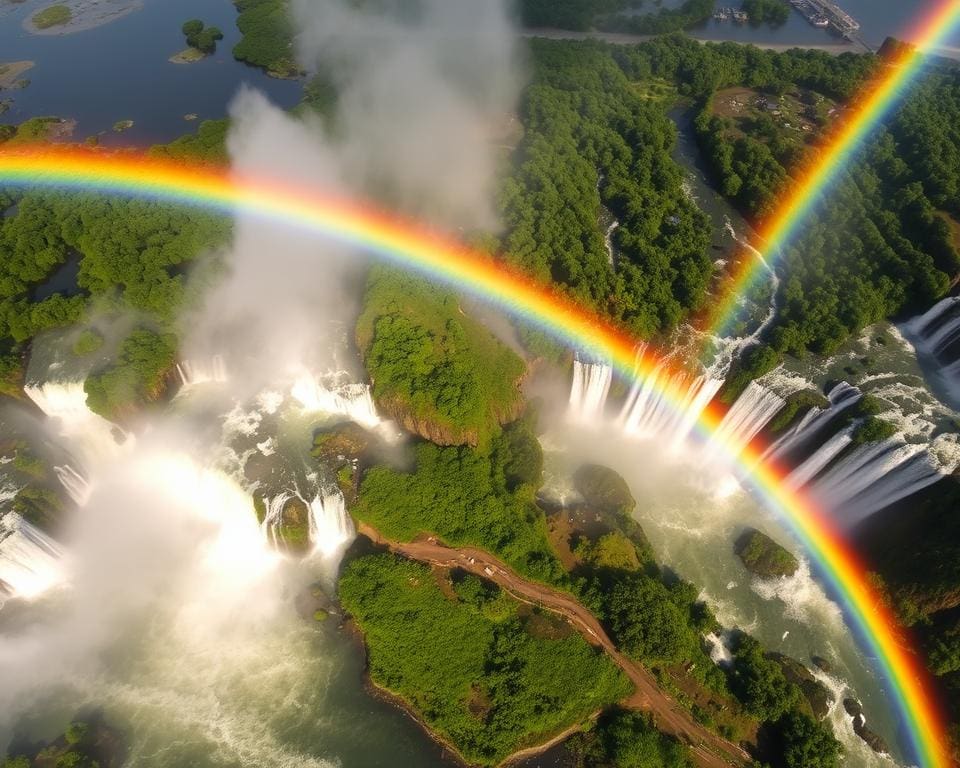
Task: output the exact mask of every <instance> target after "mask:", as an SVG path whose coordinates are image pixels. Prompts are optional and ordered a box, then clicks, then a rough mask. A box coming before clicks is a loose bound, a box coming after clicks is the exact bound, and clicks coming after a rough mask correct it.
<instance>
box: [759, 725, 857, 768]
mask: <svg viewBox="0 0 960 768" xmlns="http://www.w3.org/2000/svg"><path fill="white" fill-rule="evenodd" d="M773 729H774V732H775V738H776V743H777V746H776V748H775V749H774V750H773V753H774V755H775V757H774V758H773V761H774V766H775V768H836V766H837V764H838V761H839V757H840V751H841V750H840V743H839V742H838V741H837V740H836V739H835V738H834V737H833V734H832V733H830V731H828V730H827V729H826V728H824V726H823V725H821V724H820V723H818V722H817V721H816V720H814V719H813V718H811V717H809V716H808V715H805V714H803V713H802V712H795V711H792V712H787V713H786V714H785V715H784V716H783V717H782V718H780V720H779V721H778V722H777V723H775V725H774V727H773Z"/></svg>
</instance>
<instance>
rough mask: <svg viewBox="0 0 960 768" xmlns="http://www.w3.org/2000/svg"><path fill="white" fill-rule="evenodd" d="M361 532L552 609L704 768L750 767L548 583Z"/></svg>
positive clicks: (632, 703)
mask: <svg viewBox="0 0 960 768" xmlns="http://www.w3.org/2000/svg"><path fill="white" fill-rule="evenodd" d="M359 532H360V533H362V534H363V535H364V536H366V537H367V538H369V539H371V540H372V541H374V542H376V543H377V544H380V545H381V546H385V547H387V548H389V549H390V550H391V551H393V552H396V553H398V554H401V555H403V556H405V557H409V558H410V559H412V560H419V561H421V562H425V563H430V564H432V565H438V566H442V567H444V568H461V569H463V570H465V571H470V572H471V573H475V574H476V575H478V576H482V577H483V578H486V579H489V580H490V581H493V582H495V583H496V584H498V585H499V586H500V587H502V588H503V589H505V590H507V591H508V592H509V593H510V594H511V595H513V596H514V597H515V598H517V599H518V600H521V601H523V602H526V603H530V604H532V605H537V606H540V607H542V608H546V609H548V610H551V611H553V612H555V613H558V614H560V615H561V616H563V617H564V618H565V619H566V620H567V621H568V622H570V623H571V624H572V625H573V626H574V627H576V628H577V630H578V631H579V632H580V633H581V634H582V635H583V636H584V637H585V638H586V639H587V641H588V642H590V643H591V644H592V645H595V646H598V647H600V648H602V649H603V650H604V651H605V652H606V653H607V654H608V655H609V656H610V658H611V659H613V661H614V662H615V663H616V664H617V666H619V667H620V669H622V670H623V672H624V673H625V674H626V675H627V677H629V678H630V680H631V681H632V682H633V684H634V686H635V687H636V690H635V692H634V693H633V695H632V696H631V697H630V698H629V699H627V700H626V701H624V702H622V703H623V704H624V706H627V707H631V708H634V709H642V710H644V711H649V712H651V713H653V716H654V721H655V723H656V726H657V728H659V729H660V730H661V731H664V732H665V733H669V734H671V735H673V736H676V737H677V738H678V739H680V741H682V742H683V743H685V744H687V745H689V746H690V752H691V756H692V757H693V759H694V761H695V762H696V763H697V765H698V766H702V768H726V767H727V766H744V765H747V764H749V756H748V755H747V753H746V752H744V751H743V750H742V749H740V748H739V747H738V746H737V745H735V744H733V743H732V742H729V741H726V740H725V739H722V738H721V737H720V736H718V735H717V734H715V733H713V732H712V731H709V730H707V729H706V728H704V727H703V726H701V725H700V724H698V723H697V722H696V721H695V720H694V719H693V718H692V717H691V715H690V713H689V712H687V711H686V710H684V709H683V708H682V707H681V706H680V705H679V704H677V702H675V701H674V700H673V699H672V698H670V697H669V696H668V695H667V694H665V693H664V692H663V691H661V690H660V688H659V686H658V685H657V681H656V680H655V679H654V677H653V675H652V674H651V673H650V672H649V671H648V670H647V669H646V668H644V667H642V666H640V665H639V664H637V663H636V662H634V661H633V660H632V659H630V658H628V657H627V656H626V655H624V654H623V653H621V652H620V651H619V650H617V647H616V646H615V645H614V644H613V641H612V640H611V639H610V638H609V637H608V636H607V633H606V632H604V630H603V627H602V626H600V622H599V621H598V620H597V619H596V617H595V616H594V615H593V614H592V613H590V611H588V610H587V609H586V608H585V607H584V606H582V605H581V604H580V603H579V602H577V600H576V599H575V598H574V597H573V596H572V595H569V594H567V593H565V592H559V591H557V590H555V589H551V588H550V587H547V586H544V585H543V584H537V583H535V582H531V581H527V580H526V579H524V578H523V577H522V576H520V575H518V574H517V573H515V572H514V571H513V570H512V569H511V568H510V567H509V566H508V565H507V564H506V563H504V562H502V561H500V560H498V559H497V558H495V557H494V556H493V555H491V554H489V553H487V552H484V551H482V550H479V549H473V548H472V547H462V548H459V549H453V548H451V547H447V546H444V545H443V544H440V543H438V542H436V541H435V540H432V539H431V540H428V541H414V542H411V543H403V542H396V541H390V540H388V539H385V538H384V537H382V536H381V535H380V533H379V532H378V531H376V530H375V529H373V528H371V527H370V526H368V525H366V524H364V523H361V524H360V530H359Z"/></svg>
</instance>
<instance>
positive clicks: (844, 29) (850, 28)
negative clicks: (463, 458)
mask: <svg viewBox="0 0 960 768" xmlns="http://www.w3.org/2000/svg"><path fill="white" fill-rule="evenodd" d="M789 2H790V5H792V6H793V7H794V8H795V9H796V10H797V11H799V12H800V13H801V14H803V16H804V17H806V19H807V21H809V22H810V23H811V24H813V25H814V26H815V27H827V26H831V27H833V28H834V29H836V30H837V31H838V32H839V33H840V34H841V35H843V36H844V37H846V38H848V39H850V37H851V35H853V33H854V32H856V31H857V30H858V29H860V22H858V21H857V20H856V19H855V18H853V16H851V15H850V14H849V13H847V12H846V11H845V10H843V8H841V7H840V6H839V5H837V4H836V3H834V2H831V0H789Z"/></svg>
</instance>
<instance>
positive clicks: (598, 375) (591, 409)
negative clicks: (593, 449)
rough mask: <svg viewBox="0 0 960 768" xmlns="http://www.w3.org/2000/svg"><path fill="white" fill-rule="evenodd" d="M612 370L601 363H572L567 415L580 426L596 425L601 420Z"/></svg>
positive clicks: (611, 378)
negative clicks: (571, 380)
mask: <svg viewBox="0 0 960 768" xmlns="http://www.w3.org/2000/svg"><path fill="white" fill-rule="evenodd" d="M612 381H613V369H612V368H611V367H610V366H609V365H605V364H603V363H581V362H580V361H579V360H574V361H573V382H572V384H571V386H570V408H569V414H570V416H571V418H572V419H573V420H574V421H577V422H580V423H581V424H596V423H597V422H598V421H600V419H602V418H603V411H604V406H606V403H607V395H609V394H610V384H611V382H612Z"/></svg>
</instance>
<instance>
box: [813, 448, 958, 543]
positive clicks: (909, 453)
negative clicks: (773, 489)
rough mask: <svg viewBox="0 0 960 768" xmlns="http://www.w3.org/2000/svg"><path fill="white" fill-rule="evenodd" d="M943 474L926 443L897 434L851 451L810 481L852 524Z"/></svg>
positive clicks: (818, 496) (818, 494) (823, 499)
mask: <svg viewBox="0 0 960 768" xmlns="http://www.w3.org/2000/svg"><path fill="white" fill-rule="evenodd" d="M942 477H943V468H942V467H939V466H938V465H937V463H936V462H935V461H934V460H933V458H932V456H931V455H930V453H929V451H928V450H927V446H925V445H919V444H914V445H910V444H907V443H904V442H903V440H902V439H901V438H900V437H898V436H897V437H892V438H889V439H887V440H884V441H883V442H879V443H870V444H868V445H864V446H861V447H859V448H857V449H855V450H853V451H851V452H850V453H849V454H848V455H847V456H845V457H844V458H842V459H841V460H840V461H839V462H838V463H836V464H835V465H834V466H832V467H830V468H829V469H828V470H827V471H826V472H824V473H823V474H822V475H821V476H820V477H818V478H817V479H815V480H814V481H813V482H811V483H809V491H810V493H811V495H813V496H814V497H815V498H816V499H818V500H819V501H820V503H821V504H823V506H825V507H826V508H827V509H832V510H834V511H835V513H836V514H838V515H840V516H841V517H842V522H843V523H844V524H845V525H848V526H852V525H856V524H857V523H859V522H861V521H862V520H864V519H866V518H867V517H869V516H870V515H871V514H873V513H874V512H876V511H877V510H878V509H882V508H883V507H886V506H889V505H890V504H892V503H894V502H895V501H899V500H900V499H903V498H906V497H907V496H910V495H911V494H913V493H916V492H917V491H919V490H921V489H922V488H925V487H927V486H928V485H932V484H933V483H935V482H937V480H939V479H941V478H942Z"/></svg>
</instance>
